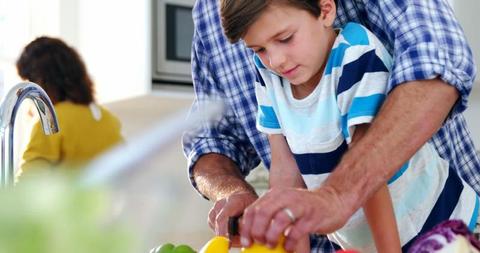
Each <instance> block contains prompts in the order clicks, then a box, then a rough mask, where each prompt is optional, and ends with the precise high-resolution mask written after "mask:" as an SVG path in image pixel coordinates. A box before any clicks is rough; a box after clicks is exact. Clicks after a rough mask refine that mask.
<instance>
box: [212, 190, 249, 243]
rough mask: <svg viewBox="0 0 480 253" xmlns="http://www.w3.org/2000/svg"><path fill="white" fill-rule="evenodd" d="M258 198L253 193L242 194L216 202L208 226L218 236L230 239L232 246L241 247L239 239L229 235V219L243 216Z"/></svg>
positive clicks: (235, 194)
mask: <svg viewBox="0 0 480 253" xmlns="http://www.w3.org/2000/svg"><path fill="white" fill-rule="evenodd" d="M257 198H258V197H257V195H256V194H252V193H251V192H240V193H234V194H232V195H230V196H229V197H227V198H224V199H220V200H218V201H216V202H215V204H214V205H213V207H212V209H210V212H209V214H208V225H209V226H210V228H212V229H213V230H214V231H215V234H216V235H221V236H225V237H230V239H231V241H232V246H234V247H237V246H239V242H238V238H233V236H232V235H229V234H228V219H229V218H230V217H235V216H240V215H242V214H243V212H244V210H245V208H247V207H248V206H249V205H250V204H252V203H253V202H254V201H255V200H256V199H257Z"/></svg>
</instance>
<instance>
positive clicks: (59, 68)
mask: <svg viewBox="0 0 480 253" xmlns="http://www.w3.org/2000/svg"><path fill="white" fill-rule="evenodd" d="M17 71H18V74H19V75H20V77H21V78H23V79H26V80H29V81H31V82H34V83H37V84H38V85H40V86H41V87H42V88H43V89H44V90H45V92H46V93H47V94H48V96H49V97H50V99H51V100H52V103H54V104H55V103H57V102H62V101H71V102H73V103H77V104H90V103H91V102H93V101H94V97H93V82H92V80H91V79H90V77H89V75H88V73H87V69H86V67H85V64H84V63H83V61H82V59H81V57H80V55H79V54H78V53H77V52H76V51H75V49H73V48H72V47H70V46H68V45H67V44H65V42H63V41H62V40H60V39H56V38H50V37H39V38H37V39H35V40H34V41H32V42H30V44H28V45H27V46H26V47H25V48H24V50H23V52H22V54H21V55H20V58H19V59H18V60H17Z"/></svg>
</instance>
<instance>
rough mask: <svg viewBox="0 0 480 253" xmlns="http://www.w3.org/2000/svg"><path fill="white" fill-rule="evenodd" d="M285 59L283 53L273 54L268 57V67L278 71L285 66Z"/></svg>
mask: <svg viewBox="0 0 480 253" xmlns="http://www.w3.org/2000/svg"><path fill="white" fill-rule="evenodd" d="M286 59H287V57H286V56H285V54H283V53H275V54H272V55H270V57H269V63H270V67H271V68H272V69H274V70H279V69H281V68H282V66H283V65H284V64H285V62H286Z"/></svg>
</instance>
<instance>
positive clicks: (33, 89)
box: [0, 82, 59, 187]
mask: <svg viewBox="0 0 480 253" xmlns="http://www.w3.org/2000/svg"><path fill="white" fill-rule="evenodd" d="M25 99H30V100H32V101H33V103H34V104H35V107H36V108H37V112H38V114H39V115H40V121H41V124H42V128H43V132H44V133H45V134H46V135H50V134H54V133H57V132H58V131H59V128H58V121H57V116H56V114H55V110H54V108H53V104H52V102H51V101H50V98H49V97H48V95H47V93H46V92H45V91H44V90H43V89H42V88H41V87H40V86H38V85H37V84H35V83H32V82H22V83H19V84H17V85H15V86H14V87H13V88H12V89H10V91H9V92H8V93H7V95H6V96H5V98H4V100H3V102H2V104H1V106H0V137H1V148H2V152H1V160H2V163H1V166H2V167H1V175H0V176H1V180H0V184H1V186H2V187H7V186H10V185H13V183H14V179H15V172H14V168H13V162H14V159H13V153H14V152H13V148H14V142H13V136H14V134H13V133H14V129H15V118H16V115H17V111H18V109H19V107H20V105H21V104H22V102H23V101H24V100H25Z"/></svg>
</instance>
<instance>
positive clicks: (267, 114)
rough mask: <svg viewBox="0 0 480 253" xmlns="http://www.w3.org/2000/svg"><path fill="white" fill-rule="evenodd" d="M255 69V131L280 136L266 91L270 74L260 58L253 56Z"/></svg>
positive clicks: (279, 129)
mask: <svg viewBox="0 0 480 253" xmlns="http://www.w3.org/2000/svg"><path fill="white" fill-rule="evenodd" d="M253 60H254V62H255V67H256V68H257V80H256V82H255V95H256V96H257V102H258V113H257V129H258V130H259V131H260V132H263V133H266V134H280V133H282V129H281V127H280V122H279V121H278V118H277V114H276V113H275V109H274V105H273V103H272V96H273V94H271V93H270V92H271V90H269V89H268V85H267V82H269V80H270V78H271V76H270V75H272V73H270V71H268V69H266V68H265V66H264V65H263V63H262V62H261V60H260V58H259V57H258V56H257V55H254V58H253Z"/></svg>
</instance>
